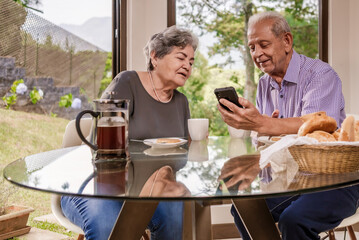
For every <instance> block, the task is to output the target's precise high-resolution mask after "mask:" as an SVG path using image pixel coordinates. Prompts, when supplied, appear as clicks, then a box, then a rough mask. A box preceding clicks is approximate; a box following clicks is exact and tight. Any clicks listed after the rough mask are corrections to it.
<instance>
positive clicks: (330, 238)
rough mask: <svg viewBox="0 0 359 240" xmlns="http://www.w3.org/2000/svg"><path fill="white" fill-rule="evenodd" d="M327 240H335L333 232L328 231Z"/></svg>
mask: <svg viewBox="0 0 359 240" xmlns="http://www.w3.org/2000/svg"><path fill="white" fill-rule="evenodd" d="M328 235H329V240H335V235H334V231H333V230H329V234H328Z"/></svg>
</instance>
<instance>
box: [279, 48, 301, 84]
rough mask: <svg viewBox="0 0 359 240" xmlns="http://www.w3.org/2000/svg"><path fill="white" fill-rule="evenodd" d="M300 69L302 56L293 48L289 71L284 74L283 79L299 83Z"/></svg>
mask: <svg viewBox="0 0 359 240" xmlns="http://www.w3.org/2000/svg"><path fill="white" fill-rule="evenodd" d="M299 70H300V56H299V54H298V53H297V52H296V51H294V49H293V54H292V59H291V60H290V62H289V65H288V68H287V72H286V73H285V75H284V78H283V81H287V82H292V83H297V82H298V76H299Z"/></svg>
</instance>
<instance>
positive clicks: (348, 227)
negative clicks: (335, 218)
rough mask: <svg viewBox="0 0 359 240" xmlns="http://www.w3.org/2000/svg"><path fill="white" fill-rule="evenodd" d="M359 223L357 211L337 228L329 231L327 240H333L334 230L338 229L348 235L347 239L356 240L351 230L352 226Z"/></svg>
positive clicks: (358, 211) (358, 212)
mask: <svg viewBox="0 0 359 240" xmlns="http://www.w3.org/2000/svg"><path fill="white" fill-rule="evenodd" d="M358 222H359V210H358V209H357V211H356V213H355V214H354V215H352V216H350V217H347V218H345V219H344V220H343V221H342V222H341V223H340V224H339V226H337V227H336V228H335V229H332V230H329V234H328V235H329V240H335V235H334V231H335V230H336V229H340V228H345V229H346V230H347V231H348V233H349V237H350V239H351V240H356V239H357V238H356V236H355V233H354V230H353V226H352V225H354V224H356V223H358Z"/></svg>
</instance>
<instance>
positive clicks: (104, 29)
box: [59, 17, 112, 52]
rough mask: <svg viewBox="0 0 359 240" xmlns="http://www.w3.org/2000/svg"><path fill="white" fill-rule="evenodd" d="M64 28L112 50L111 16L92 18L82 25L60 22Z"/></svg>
mask: <svg viewBox="0 0 359 240" xmlns="http://www.w3.org/2000/svg"><path fill="white" fill-rule="evenodd" d="M59 26H60V27H62V28H63V29H65V30H67V31H69V32H71V33H73V34H75V35H77V36H79V37H81V38H82V39H84V40H86V41H88V42H90V43H92V44H94V45H96V46H97V47H99V48H101V49H103V50H105V51H107V52H111V51H112V42H111V41H112V40H111V38H112V33H111V28H112V19H111V17H95V18H90V19H89V20H87V21H86V22H85V23H83V24H82V25H72V24H60V25H59Z"/></svg>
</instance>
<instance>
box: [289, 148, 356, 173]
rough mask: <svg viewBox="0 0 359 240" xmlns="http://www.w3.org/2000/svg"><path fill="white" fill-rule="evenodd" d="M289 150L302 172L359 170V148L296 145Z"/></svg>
mask: <svg viewBox="0 0 359 240" xmlns="http://www.w3.org/2000/svg"><path fill="white" fill-rule="evenodd" d="M288 149H289V152H290V153H291V154H292V156H293V158H294V160H295V161H296V162H297V163H298V165H299V170H300V171H305V172H311V173H343V172H355V171H358V170H359V147H358V146H350V145H338V146H323V145H294V146H291V147H289V148H288Z"/></svg>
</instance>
